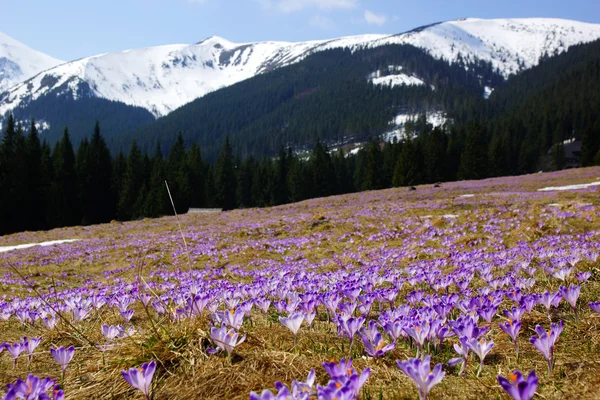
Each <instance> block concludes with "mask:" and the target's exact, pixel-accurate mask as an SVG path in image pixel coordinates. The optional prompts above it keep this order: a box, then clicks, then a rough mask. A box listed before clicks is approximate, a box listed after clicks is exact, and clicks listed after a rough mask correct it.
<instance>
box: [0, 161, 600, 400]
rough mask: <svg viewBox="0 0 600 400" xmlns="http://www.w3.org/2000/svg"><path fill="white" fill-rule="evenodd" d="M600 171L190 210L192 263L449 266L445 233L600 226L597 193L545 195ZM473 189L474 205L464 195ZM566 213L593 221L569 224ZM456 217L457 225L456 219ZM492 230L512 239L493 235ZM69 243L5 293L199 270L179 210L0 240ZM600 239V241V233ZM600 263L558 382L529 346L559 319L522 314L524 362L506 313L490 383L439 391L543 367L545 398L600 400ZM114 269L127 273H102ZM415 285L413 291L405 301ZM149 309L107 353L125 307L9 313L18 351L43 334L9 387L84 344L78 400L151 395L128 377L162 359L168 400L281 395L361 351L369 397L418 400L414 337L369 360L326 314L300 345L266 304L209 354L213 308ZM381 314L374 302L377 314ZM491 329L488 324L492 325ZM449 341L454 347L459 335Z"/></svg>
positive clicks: (474, 237)
mask: <svg viewBox="0 0 600 400" xmlns="http://www.w3.org/2000/svg"><path fill="white" fill-rule="evenodd" d="M599 177H600V169H599V168H588V169H580V170H571V171H563V172H560V173H552V174H537V175H530V176H526V177H518V178H499V179H491V180H486V181H481V182H457V183H449V184H444V185H442V187H441V188H437V189H434V188H432V187H419V188H418V189H417V191H415V192H408V191H407V190H406V189H403V188H401V189H390V190H385V191H379V192H367V193H360V194H353V195H345V196H339V197H334V198H327V199H315V200H310V201H306V202H303V203H298V204H292V205H287V206H282V207H277V208H272V209H260V210H237V211H233V212H229V213H224V214H221V215H219V216H203V215H189V216H183V217H182V218H181V222H182V225H183V232H184V234H185V236H186V239H187V242H188V245H189V247H190V253H191V258H192V264H193V265H192V268H193V269H198V270H204V269H209V270H214V269H216V268H220V267H222V268H224V269H223V271H224V272H223V274H222V275H221V276H220V277H218V278H216V279H221V280H224V281H229V282H232V283H236V282H250V281H251V279H250V278H248V277H247V276H246V275H244V274H243V269H245V268H248V269H252V268H255V269H260V268H265V267H266V266H268V265H269V263H273V262H274V263H278V262H281V263H284V264H285V263H286V262H298V263H300V262H303V263H305V265H306V268H307V270H310V271H314V272H316V273H318V274H323V275H324V274H327V273H328V272H329V271H335V270H337V269H339V266H338V264H337V263H336V261H340V260H341V261H342V263H344V264H346V265H350V266H352V268H354V267H355V268H357V269H358V270H360V268H362V267H364V266H365V265H368V263H369V262H379V263H381V262H382V259H381V258H378V257H380V256H379V255H378V254H379V251H380V249H381V248H382V246H385V248H387V249H402V251H404V252H405V255H406V257H405V258H401V259H400V260H399V266H406V265H407V264H408V263H409V262H414V261H415V259H435V258H440V257H447V244H446V243H445V242H444V240H445V239H447V238H448V237H449V236H450V235H454V232H457V231H458V232H462V233H463V235H461V236H460V237H456V238H455V239H453V242H454V243H455V244H457V245H458V246H459V248H462V249H463V251H469V250H472V249H474V248H482V249H484V250H485V251H490V249H491V246H492V245H497V244H503V245H505V246H506V247H507V248H510V247H512V246H514V245H515V243H517V241H527V242H532V241H535V240H539V239H541V238H544V237H547V236H549V235H554V234H557V233H558V234H564V235H570V234H579V233H585V232H594V231H595V232H600V196H599V195H598V189H596V191H593V190H590V191H580V192H570V191H566V192H547V193H541V192H536V191H535V190H536V189H538V188H541V187H545V186H554V185H561V184H571V183H588V182H592V181H595V180H597V179H599ZM463 194H475V196H474V197H468V198H461V197H459V196H460V195H463ZM549 204H558V205H559V206H557V207H556V206H549ZM585 204H591V207H590V206H586V205H585ZM564 212H573V213H575V214H579V215H578V216H575V217H565V215H566V214H562V213H564ZM448 214H455V215H457V216H458V217H457V218H445V217H443V215H448ZM584 217H585V218H584ZM492 220H493V221H492ZM498 220H499V221H500V222H498ZM488 223H489V224H488ZM490 226H495V227H496V228H498V229H499V230H498V231H490V230H489V229H486V227H487V228H489V227H490ZM432 232H434V233H436V234H435V235H432ZM63 238H64V239H70V238H81V239H84V240H82V241H80V242H77V243H73V244H65V245H61V246H57V247H55V248H44V249H40V248H37V249H29V250H23V251H18V252H12V253H5V254H0V274H2V275H4V274H7V275H5V278H4V280H1V279H0V298H1V296H2V295H8V296H29V295H32V293H31V289H29V288H27V287H24V285H22V284H18V283H14V282H12V281H10V280H9V279H11V278H12V279H18V278H19V275H18V274H20V275H22V276H23V277H27V281H28V282H31V283H35V285H36V290H39V291H41V292H46V291H47V290H48V289H49V288H51V287H53V286H55V285H56V286H58V285H64V286H69V287H83V286H88V287H94V286H95V285H96V284H94V283H91V282H90V281H88V279H93V280H95V281H97V282H106V283H111V284H114V283H115V281H114V279H115V278H120V279H122V280H123V282H125V283H128V282H135V281H136V280H137V279H144V280H148V281H149V280H152V279H154V278H153V276H152V272H153V271H154V272H155V271H170V270H171V271H172V270H175V269H177V268H181V269H187V268H189V264H188V260H187V256H186V252H185V251H184V250H183V243H182V240H181V237H180V235H179V231H178V229H177V222H176V220H175V219H174V218H172V217H165V218H161V219H156V220H144V221H138V222H131V223H124V224H121V223H112V224H107V225H100V226H93V227H80V228H65V229H58V230H54V231H50V232H38V233H22V234H16V235H11V236H7V237H2V238H0V246H2V245H11V244H20V243H28V242H41V241H44V240H55V239H63ZM593 238H595V240H598V239H599V236H598V233H597V234H596V236H595V237H593ZM297 239H303V240H304V241H305V242H299V241H298V240H297ZM599 261H600V260H599ZM454 267H455V266H450V267H448V269H449V270H451V269H453V268H454ZM599 267H600V265H599V263H598V262H596V263H595V264H592V263H586V262H582V263H579V264H578V265H577V269H578V270H591V271H593V273H594V274H593V276H592V278H591V279H590V281H589V282H588V283H587V284H586V285H585V288H584V289H583V290H582V294H581V297H580V299H579V302H578V305H579V315H580V319H579V321H576V320H575V318H574V316H573V312H572V311H571V310H570V308H569V307H568V305H567V304H565V302H564V301H563V302H562V303H561V306H560V308H559V309H558V310H557V311H556V312H555V313H554V314H553V315H552V319H553V320H554V321H557V320H559V319H562V320H564V321H565V325H566V326H565V330H564V332H563V334H562V336H561V337H560V339H559V341H558V347H557V353H556V357H557V365H556V368H555V372H554V374H553V376H552V377H547V376H546V373H545V361H544V360H543V358H542V356H541V355H540V353H539V352H537V350H535V348H534V347H533V346H532V345H531V344H529V342H528V340H527V339H528V338H529V337H530V336H532V335H533V327H534V326H535V324H537V323H540V324H542V325H544V326H546V325H548V319H547V316H546V314H545V313H544V312H543V310H541V309H540V308H536V309H535V311H534V312H532V313H528V314H526V316H525V317H524V318H523V328H522V330H521V334H520V337H519V345H520V348H521V354H520V358H519V359H518V360H517V359H516V358H515V352H514V347H513V344H512V343H511V342H510V340H509V339H508V336H507V335H506V334H504V333H503V332H502V331H501V330H500V329H499V328H498V322H500V321H501V320H502V319H501V318H500V317H496V318H495V319H494V320H493V322H492V324H491V333H489V334H488V335H487V337H488V338H491V339H493V340H494V342H495V343H496V346H495V348H494V349H493V350H492V352H491V354H490V355H489V356H488V358H487V359H486V363H485V367H484V370H483V373H482V375H481V377H479V378H476V377H475V371H476V364H477V362H476V361H475V360H474V359H473V358H471V359H470V361H469V363H470V365H469V367H468V371H467V376H466V377H457V376H456V374H455V373H454V369H448V370H447V375H446V378H445V379H444V380H443V382H442V383H441V384H440V385H439V386H437V387H436V388H434V389H433V391H432V393H431V397H430V398H431V399H438V398H450V399H465V398H469V399H481V398H507V396H506V395H505V394H504V393H503V392H502V390H501V389H500V387H499V386H498V384H497V383H496V376H497V374H503V375H506V374H508V373H510V371H512V370H513V369H520V370H523V371H529V370H530V369H533V368H535V370H536V371H537V373H538V376H539V377H540V387H539V389H538V393H539V394H540V397H542V398H545V399H564V398H580V399H586V398H589V399H593V398H599V397H600V315H593V313H592V312H591V311H590V309H589V307H588V306H587V302H588V301H597V300H599V299H600V272H599ZM16 271H19V272H18V274H17V273H16ZM104 271H113V273H112V274H111V275H104V274H102V272H104ZM535 278H536V279H537V283H536V286H535V288H536V290H537V291H540V290H542V289H544V288H548V289H552V290H557V288H558V286H559V285H560V284H561V283H562V282H559V281H558V280H556V279H549V278H548V277H547V276H546V274H545V272H543V271H542V270H541V268H540V269H539V270H538V272H537V273H536V275H535ZM482 285H483V281H482V280H481V279H479V278H475V279H474V280H473V284H472V287H474V288H477V287H480V286H482ZM452 288H453V287H452ZM59 289H60V287H59ZM413 289H414V288H409V287H408V286H407V285H405V286H404V288H403V289H402V292H401V294H400V295H399V296H398V300H397V303H399V302H400V301H403V300H400V299H403V297H404V295H406V294H407V293H408V292H409V291H411V290H413ZM508 307H512V304H511V303H510V302H509V301H505V303H504V304H503V305H502V306H501V307H500V309H499V310H502V309H503V308H508ZM135 309H136V312H135V316H134V319H133V323H134V325H135V326H136V328H137V330H138V331H139V333H138V335H136V336H135V337H134V338H132V339H130V340H122V341H121V342H119V344H118V345H117V347H115V348H113V349H112V350H108V351H106V352H104V353H103V352H100V351H98V350H97V349H95V348H94V347H92V346H91V345H90V344H89V343H88V340H89V341H91V342H94V343H102V337H101V335H100V325H101V324H102V323H108V324H118V323H122V319H121V317H120V316H119V314H118V311H115V310H113V309H104V311H103V312H102V313H100V315H95V314H93V315H92V317H90V318H88V319H87V320H86V321H84V322H83V323H82V324H81V325H79V326H78V330H79V332H76V331H75V329H73V328H72V327H70V326H68V325H66V324H59V328H58V329H56V330H54V331H51V332H49V331H47V330H46V329H45V328H44V327H43V326H41V325H39V323H38V324H36V325H35V326H33V327H31V326H28V327H22V326H21V324H20V323H18V321H16V320H15V319H11V320H9V321H8V322H7V321H2V320H0V342H3V341H9V342H14V341H16V340H18V339H19V338H21V337H23V336H43V337H44V341H43V342H42V344H41V345H40V347H39V348H38V354H36V355H35V356H34V358H33V361H32V363H31V365H30V366H29V367H28V366H27V365H26V364H27V363H26V357H23V356H22V357H21V358H20V359H19V363H18V366H17V368H16V369H13V368H12V359H10V358H9V356H8V354H7V353H6V352H3V353H1V354H0V383H8V382H13V381H14V380H15V379H16V378H24V377H25V376H26V374H27V373H28V372H32V373H35V374H38V375H43V376H46V375H48V376H51V377H55V378H56V377H59V371H58V366H57V365H56V364H55V363H54V361H53V360H52V358H51V357H50V355H49V352H48V348H49V347H50V346H54V345H68V344H74V345H75V346H77V351H76V355H75V358H74V361H73V363H72V364H71V365H70V367H69V369H68V371H67V377H66V380H65V382H64V387H65V391H66V394H67V398H68V399H84V398H94V399H96V398H106V399H120V398H134V396H139V394H138V393H134V392H133V391H132V389H130V388H129V387H128V385H127V384H126V383H125V382H124V381H123V379H122V378H121V376H120V371H121V370H122V369H124V368H129V367H133V366H138V365H140V364H141V363H142V362H145V361H148V360H149V359H150V358H154V359H156V360H158V361H159V368H158V371H157V374H156V376H155V396H156V398H159V399H171V398H199V399H200V398H201V399H224V398H226V399H237V398H240V399H245V398H248V393H249V392H250V391H251V390H255V391H261V390H262V389H264V388H273V383H274V382H275V381H282V382H284V383H286V384H289V383H291V381H292V380H294V379H298V380H302V379H304V378H305V377H306V375H307V374H308V372H309V371H310V369H311V368H315V369H316V371H317V382H319V383H326V375H325V373H324V371H323V369H322V368H321V367H320V364H321V363H322V362H323V361H328V360H329V359H331V358H335V359H340V358H341V357H343V356H348V355H352V356H354V358H355V364H356V367H357V369H358V370H359V371H360V370H362V369H363V368H365V367H370V368H371V370H372V372H371V377H370V379H369V380H368V382H367V385H366V388H365V390H364V392H363V396H362V398H373V399H376V398H384V399H402V398H416V390H415V388H414V387H413V384H412V383H411V382H410V381H409V379H408V378H406V376H404V375H403V374H402V373H401V372H400V370H399V369H398V368H397V367H396V365H395V360H396V359H400V360H404V359H406V358H408V357H414V349H412V348H410V347H409V346H408V345H407V344H406V343H404V342H403V343H401V344H399V345H398V346H397V348H396V349H395V350H394V351H392V352H391V353H390V354H388V356H386V357H383V358H380V359H367V358H365V357H362V354H363V353H362V346H361V345H355V346H354V348H353V349H352V353H350V352H349V350H348V341H347V340H346V339H340V338H338V336H337V335H336V332H335V326H334V325H333V324H332V323H330V322H328V318H327V316H326V315H325V310H324V309H323V308H322V307H321V308H320V310H319V311H320V314H319V315H318V316H317V318H316V320H315V323H314V325H313V328H312V329H309V328H308V327H306V325H304V326H303V327H302V329H301V330H300V334H299V343H298V345H297V346H296V347H294V340H293V337H292V335H291V334H290V332H289V331H288V330H287V329H286V328H284V327H283V326H281V325H280V324H279V322H278V320H277V316H278V315H277V314H276V312H275V310H274V309H273V308H271V309H270V313H269V314H268V315H264V314H262V313H259V312H257V311H253V317H252V321H251V322H249V321H246V322H245V324H244V326H243V328H242V329H243V331H244V332H246V333H247V334H248V339H247V340H246V343H244V344H243V345H241V346H240V347H239V348H238V349H237V350H236V356H234V357H233V359H231V360H230V359H227V358H224V357H219V356H210V357H209V356H207V355H206V353H205V347H206V341H207V340H206V337H207V331H208V315H207V314H205V315H203V316H202V317H201V318H198V319H196V320H195V321H194V322H193V323H187V322H186V323H179V324H171V323H169V321H168V320H165V319H162V320H158V323H157V324H155V325H153V324H151V323H150V320H149V318H148V316H147V315H146V313H145V311H144V309H143V308H142V307H141V306H140V305H139V304H137V305H136V307H135ZM376 309H377V307H376V306H374V307H373V311H372V312H373V313H375V310H376ZM481 322H482V320H480V324H481ZM483 324H484V325H485V324H486V323H485V322H484V321H483ZM450 341H451V342H454V341H455V338H451V340H450ZM357 342H358V340H357ZM454 356H455V355H454V352H453V350H452V349H451V347H445V348H444V349H442V350H441V351H440V352H439V353H437V354H433V359H434V360H435V362H444V363H445V362H447V360H448V359H449V358H451V357H454ZM471 357H472V356H471ZM0 393H2V392H1V390H0ZM380 396H381V397H380ZM135 398H138V397H135ZM139 398H141V396H139Z"/></svg>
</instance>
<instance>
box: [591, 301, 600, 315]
mask: <svg viewBox="0 0 600 400" xmlns="http://www.w3.org/2000/svg"><path fill="white" fill-rule="evenodd" d="M588 305H589V306H590V308H591V309H592V311H594V312H597V313H598V314H600V301H592V302H590V303H588Z"/></svg>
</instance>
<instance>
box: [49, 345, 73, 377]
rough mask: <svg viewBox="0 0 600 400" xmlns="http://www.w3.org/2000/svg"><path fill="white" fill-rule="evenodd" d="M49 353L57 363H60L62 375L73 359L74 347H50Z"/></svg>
mask: <svg viewBox="0 0 600 400" xmlns="http://www.w3.org/2000/svg"><path fill="white" fill-rule="evenodd" d="M50 354H52V357H54V360H56V362H57V363H58V365H60V368H61V369H62V373H63V375H64V373H65V370H66V369H67V365H69V363H70V362H71V360H72V359H73V355H74V354H75V347H73V346H71V347H69V348H68V349H65V348H64V347H63V346H61V347H59V348H58V349H54V348H50Z"/></svg>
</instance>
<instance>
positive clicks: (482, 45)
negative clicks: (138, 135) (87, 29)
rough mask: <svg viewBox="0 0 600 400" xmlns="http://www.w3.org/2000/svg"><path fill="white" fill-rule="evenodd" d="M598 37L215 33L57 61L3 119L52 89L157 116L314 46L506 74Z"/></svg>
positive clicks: (17, 95)
mask: <svg viewBox="0 0 600 400" xmlns="http://www.w3.org/2000/svg"><path fill="white" fill-rule="evenodd" d="M598 38H600V25H595V24H588V23H583V22H577V21H569V20H559V19H496V20H483V19H465V20H458V21H449V22H444V23H439V24H433V25H430V26H427V27H422V28H418V29H415V30H413V31H410V32H406V33H403V34H399V35H361V36H353V37H344V38H339V39H333V40H325V41H311V42H301V43H286V42H260V43H242V44H236V43H232V42H229V41H227V40H225V39H222V38H219V37H212V38H209V39H207V40H205V41H202V42H200V43H197V44H194V45H169V46H158V47H152V48H147V49H139V50H128V51H123V52H119V53H110V54H103V55H98V56H94V57H88V58H84V59H81V60H77V61H73V62H70V63H67V64H63V65H60V66H58V67H56V68H53V69H52V70H49V71H46V72H44V73H41V74H39V75H37V76H35V77H34V78H32V79H31V80H29V81H27V82H24V83H22V84H20V85H17V86H15V87H13V88H11V89H10V91H8V92H6V93H4V94H0V116H1V115H4V114H5V113H6V112H7V111H10V110H12V109H14V108H15V107H18V106H24V105H27V104H28V103H29V102H31V101H35V100H36V99H37V98H39V97H41V96H44V95H46V94H53V95H71V96H73V97H77V96H80V95H84V96H97V97H101V98H105V99H108V100H114V101H119V102H123V103H125V104H128V105H133V106H140V107H144V108H146V109H148V110H149V111H150V112H152V113H153V114H154V115H155V116H156V117H159V116H163V115H166V114H168V113H169V112H171V111H173V110H175V109H176V108H178V107H180V106H182V105H184V104H186V103H189V102H191V101H192V100H194V99H196V98H198V97H202V96H204V95H206V94H207V93H210V92H212V91H215V90H218V89H220V88H222V87H226V86H230V85H232V84H234V83H237V82H239V81H242V80H244V79H248V78H251V77H253V76H255V75H257V74H260V73H263V72H267V71H270V70H272V69H275V68H278V67H281V66H285V65H289V64H291V63H294V62H298V61H300V60H302V59H303V58H305V57H307V56H308V55H310V54H313V53H315V52H317V51H323V50H328V49H333V48H344V47H348V48H351V49H358V48H361V47H377V46H383V45H387V44H412V45H414V46H417V47H421V48H423V49H425V50H426V51H428V52H429V53H430V54H432V55H433V56H434V57H437V58H443V59H445V60H447V61H449V62H454V61H457V60H458V58H459V55H460V56H462V58H463V59H465V60H471V61H475V60H478V59H479V60H484V61H489V62H491V63H492V65H493V66H494V67H496V68H498V69H499V71H500V72H501V73H502V74H503V75H505V76H508V75H510V74H512V73H516V72H518V71H520V70H522V69H524V68H530V67H532V66H534V65H536V64H537V63H538V62H539V59H540V58H541V57H542V56H543V55H544V54H549V55H553V54H555V53H559V52H562V51H565V50H566V49H568V47H569V46H571V45H574V44H578V43H582V42H589V41H592V40H595V39H598ZM414 83H416V81H415V82H414ZM82 88H83V89H82ZM491 89H493V88H491Z"/></svg>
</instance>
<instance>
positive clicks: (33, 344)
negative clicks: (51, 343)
mask: <svg viewBox="0 0 600 400" xmlns="http://www.w3.org/2000/svg"><path fill="white" fill-rule="evenodd" d="M24 342H25V345H26V350H27V358H28V360H29V361H31V358H32V357H33V352H34V351H35V349H36V348H37V347H38V346H39V345H40V343H41V342H42V337H41V336H40V337H37V338H35V337H32V338H24Z"/></svg>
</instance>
